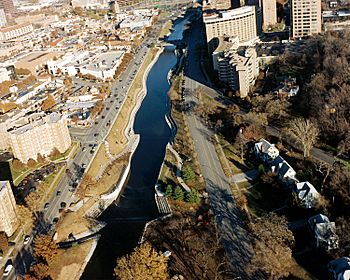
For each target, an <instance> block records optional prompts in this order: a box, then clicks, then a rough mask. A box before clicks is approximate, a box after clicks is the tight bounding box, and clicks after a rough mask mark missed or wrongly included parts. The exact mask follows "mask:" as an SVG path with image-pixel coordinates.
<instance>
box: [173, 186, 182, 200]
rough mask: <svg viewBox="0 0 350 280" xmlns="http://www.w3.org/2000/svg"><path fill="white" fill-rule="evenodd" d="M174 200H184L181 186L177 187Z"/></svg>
mask: <svg viewBox="0 0 350 280" xmlns="http://www.w3.org/2000/svg"><path fill="white" fill-rule="evenodd" d="M173 199H175V200H183V199H184V192H183V190H182V188H181V187H180V186H176V188H175V190H174V193H173Z"/></svg>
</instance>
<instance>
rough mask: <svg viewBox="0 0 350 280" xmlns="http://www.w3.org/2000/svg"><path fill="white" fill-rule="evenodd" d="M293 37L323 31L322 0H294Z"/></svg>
mask: <svg viewBox="0 0 350 280" xmlns="http://www.w3.org/2000/svg"><path fill="white" fill-rule="evenodd" d="M291 17H292V37H293V38H298V37H305V36H310V35H314V34H317V33H320V32H321V26H322V17H321V0H292V15H291Z"/></svg>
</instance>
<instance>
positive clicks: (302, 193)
mask: <svg viewBox="0 0 350 280" xmlns="http://www.w3.org/2000/svg"><path fill="white" fill-rule="evenodd" d="M293 191H294V192H295V194H296V195H297V198H298V200H299V201H300V202H301V204H302V205H303V206H304V207H305V208H308V209H310V208H314V207H315V206H316V205H317V203H318V201H319V199H320V194H319V193H318V192H317V190H316V189H315V187H314V186H313V185H312V184H311V183H309V182H308V181H306V182H299V183H296V184H295V188H294V190H293Z"/></svg>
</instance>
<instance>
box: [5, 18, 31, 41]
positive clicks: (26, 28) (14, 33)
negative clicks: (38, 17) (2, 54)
mask: <svg viewBox="0 0 350 280" xmlns="http://www.w3.org/2000/svg"><path fill="white" fill-rule="evenodd" d="M33 30H34V28H33V25H32V24H31V23H22V24H17V25H14V26H9V27H5V28H2V29H0V41H5V42H6V41H10V40H13V39H16V38H19V37H22V36H24V35H27V34H30V33H32V32H33Z"/></svg>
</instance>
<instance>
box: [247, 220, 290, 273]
mask: <svg viewBox="0 0 350 280" xmlns="http://www.w3.org/2000/svg"><path fill="white" fill-rule="evenodd" d="M250 226H251V231H252V233H253V235H254V237H255V241H254V256H253V258H252V261H251V263H250V265H249V271H250V273H251V274H254V273H255V272H257V271H258V270H260V271H262V272H263V273H264V274H265V275H266V276H267V278H268V279H280V278H282V277H287V276H288V275H289V269H290V267H291V265H292V263H293V259H292V250H291V249H290V247H291V246H293V245H294V236H293V233H292V232H291V231H290V230H289V229H288V227H287V220H286V219H285V218H283V217H280V216H278V215H276V214H274V213H270V214H268V215H265V216H263V217H261V218H260V219H258V220H257V221H256V222H255V223H252V224H251V225H250Z"/></svg>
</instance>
